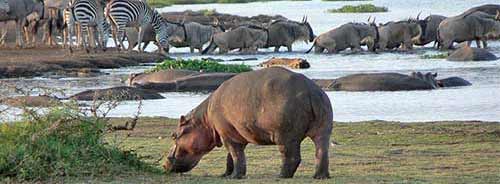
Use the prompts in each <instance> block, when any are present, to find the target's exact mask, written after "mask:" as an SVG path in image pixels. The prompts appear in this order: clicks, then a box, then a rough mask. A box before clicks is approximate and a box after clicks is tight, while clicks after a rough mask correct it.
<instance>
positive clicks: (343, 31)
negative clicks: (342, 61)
mask: <svg viewBox="0 0 500 184" xmlns="http://www.w3.org/2000/svg"><path fill="white" fill-rule="evenodd" d="M378 39H379V33H378V29H377V25H375V24H374V23H373V22H372V23H370V24H365V23H347V24H344V25H342V26H340V27H338V28H335V29H333V30H330V31H328V32H326V33H323V34H321V35H319V36H318V37H316V38H315V39H314V43H313V46H312V47H311V49H309V50H308V51H307V53H309V52H310V51H311V50H312V49H314V52H315V53H322V52H323V51H324V50H327V51H328V52H329V53H336V52H339V51H342V50H345V49H347V48H351V50H353V51H356V50H361V45H363V44H366V45H368V50H371V51H374V48H375V43H376V42H377V41H378Z"/></svg>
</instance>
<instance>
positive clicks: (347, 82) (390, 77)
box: [315, 72, 438, 91]
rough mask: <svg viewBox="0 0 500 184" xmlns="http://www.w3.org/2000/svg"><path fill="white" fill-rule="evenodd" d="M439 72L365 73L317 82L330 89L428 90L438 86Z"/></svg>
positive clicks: (325, 88)
mask: <svg viewBox="0 0 500 184" xmlns="http://www.w3.org/2000/svg"><path fill="white" fill-rule="evenodd" d="M436 76H437V74H432V73H427V74H425V75H424V74H421V73H420V72H417V73H414V74H412V75H404V74H399V73H363V74H353V75H348V76H345V77H340V78H338V79H334V80H329V79H326V80H325V79H320V80H315V81H316V83H317V84H318V85H319V86H321V87H322V88H323V89H324V90H329V91H409V90H427V89H436V88H437V87H438V84H437V81H436V80H435V77H436Z"/></svg>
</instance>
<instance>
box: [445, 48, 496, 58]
mask: <svg viewBox="0 0 500 184" xmlns="http://www.w3.org/2000/svg"><path fill="white" fill-rule="evenodd" d="M497 59H498V58H497V56H495V54H492V53H491V52H490V51H488V50H487V49H482V48H475V47H470V46H469V45H468V44H462V46H461V47H460V48H458V49H457V50H455V51H453V52H452V53H451V54H450V55H449V56H448V57H447V58H446V60H448V61H494V60H497Z"/></svg>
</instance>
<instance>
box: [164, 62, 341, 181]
mask: <svg viewBox="0 0 500 184" xmlns="http://www.w3.org/2000/svg"><path fill="white" fill-rule="evenodd" d="M332 118H333V113H332V106H331V104H330V100H329V99H328V96H327V95H326V94H325V93H324V92H323V90H321V89H320V88H319V87H318V86H317V85H315V84H314V82H313V81H311V80H309V79H308V78H307V77H305V76H304V75H302V74H298V73H294V72H291V71H289V70H287V69H284V68H281V67H271V68H266V69H262V70H257V71H253V72H246V73H242V74H239V75H237V76H235V77H233V78H231V79H229V80H228V81H226V82H224V84H222V85H221V86H220V87H219V88H218V89H217V90H216V91H215V92H214V93H213V94H212V95H211V96H209V97H208V98H207V99H206V100H205V101H203V102H202V103H201V104H200V105H199V106H198V107H196V108H195V109H193V110H192V111H191V112H190V113H189V114H188V115H186V116H181V118H180V122H179V125H178V127H177V130H176V131H175V133H173V135H172V136H173V138H174V141H175V145H174V146H173V147H172V148H171V149H170V153H169V154H168V157H167V160H166V161H165V163H164V164H163V167H164V168H165V170H166V171H168V172H188V171H190V170H191V169H193V168H194V167H195V166H196V165H197V164H198V162H199V161H200V159H201V158H202V157H203V155H205V154H207V153H208V152H210V151H211V150H212V149H214V148H215V147H218V146H222V145H224V146H225V147H226V149H227V150H228V152H229V153H228V155H227V168H226V172H225V173H224V175H223V176H227V177H231V178H242V177H244V176H245V175H246V158H245V153H244V150H245V146H246V145H247V144H258V145H278V146H279V150H280V152H281V155H282V158H283V159H282V162H283V163H282V164H283V165H282V167H281V174H280V176H281V177H283V178H290V177H293V175H294V173H295V171H296V169H297V167H298V166H299V164H300V161H301V157H300V143H301V142H302V140H304V139H305V138H306V137H309V138H311V139H312V141H313V142H314V144H315V146H316V161H315V163H316V172H315V174H314V178H317V179H324V178H328V177H329V171H328V151H329V150H328V147H329V145H330V143H329V139H330V135H331V133H332Z"/></svg>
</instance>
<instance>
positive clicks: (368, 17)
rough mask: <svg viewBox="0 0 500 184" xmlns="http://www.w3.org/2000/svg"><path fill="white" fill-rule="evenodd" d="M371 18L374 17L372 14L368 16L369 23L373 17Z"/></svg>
mask: <svg viewBox="0 0 500 184" xmlns="http://www.w3.org/2000/svg"><path fill="white" fill-rule="evenodd" d="M371 18H372V16H371V15H370V16H369V17H368V23H370V19H371Z"/></svg>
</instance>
